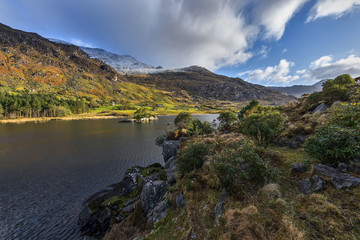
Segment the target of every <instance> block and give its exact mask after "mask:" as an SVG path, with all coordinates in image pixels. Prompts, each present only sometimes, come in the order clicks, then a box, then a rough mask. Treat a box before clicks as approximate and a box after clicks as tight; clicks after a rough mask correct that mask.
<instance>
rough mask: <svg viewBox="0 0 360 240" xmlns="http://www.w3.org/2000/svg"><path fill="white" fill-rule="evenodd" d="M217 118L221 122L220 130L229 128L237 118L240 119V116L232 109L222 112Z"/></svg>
mask: <svg viewBox="0 0 360 240" xmlns="http://www.w3.org/2000/svg"><path fill="white" fill-rule="evenodd" d="M217 119H218V120H219V122H220V124H219V129H220V130H229V128H230V126H231V125H233V124H234V123H235V122H236V120H238V117H237V115H236V114H235V113H234V112H232V111H224V112H221V113H220V115H219V117H218V118H217Z"/></svg>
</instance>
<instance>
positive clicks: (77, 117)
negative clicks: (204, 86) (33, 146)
mask: <svg viewBox="0 0 360 240" xmlns="http://www.w3.org/2000/svg"><path fill="white" fill-rule="evenodd" d="M191 114H193V115H207V114H216V113H213V112H208V113H207V112H191ZM176 115H177V114H175V113H172V112H169V114H159V115H156V116H157V117H162V116H176ZM101 119H128V117H126V116H121V115H119V116H106V115H96V114H87V115H81V114H80V115H70V116H66V117H37V118H15V119H1V120H0V124H23V123H44V122H49V121H73V120H101Z"/></svg>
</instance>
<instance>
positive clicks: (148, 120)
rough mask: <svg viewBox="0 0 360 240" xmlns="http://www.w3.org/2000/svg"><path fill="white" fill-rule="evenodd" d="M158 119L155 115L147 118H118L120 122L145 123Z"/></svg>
mask: <svg viewBox="0 0 360 240" xmlns="http://www.w3.org/2000/svg"><path fill="white" fill-rule="evenodd" d="M156 120H159V118H157V117H149V118H140V119H129V118H125V119H121V120H119V122H120V123H135V122H136V123H145V122H152V121H156Z"/></svg>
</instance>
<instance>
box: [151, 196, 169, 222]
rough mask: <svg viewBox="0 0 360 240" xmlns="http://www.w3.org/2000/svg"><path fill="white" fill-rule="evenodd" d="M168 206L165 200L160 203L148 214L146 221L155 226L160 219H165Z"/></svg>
mask: <svg viewBox="0 0 360 240" xmlns="http://www.w3.org/2000/svg"><path fill="white" fill-rule="evenodd" d="M167 211H168V205H167V203H166V201H165V200H163V201H161V202H160V203H159V204H157V205H156V207H155V208H154V209H153V210H152V211H151V212H150V213H149V214H148V216H147V217H148V221H152V222H153V223H154V224H156V223H157V222H158V221H159V220H160V219H162V218H164V217H166V214H167Z"/></svg>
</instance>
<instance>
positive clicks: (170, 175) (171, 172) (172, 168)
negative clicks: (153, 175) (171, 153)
mask: <svg viewBox="0 0 360 240" xmlns="http://www.w3.org/2000/svg"><path fill="white" fill-rule="evenodd" d="M165 171H166V174H167V181H168V183H169V184H170V185H173V184H175V182H176V180H175V175H176V173H177V164H176V159H175V157H171V158H170V159H169V160H168V161H167V162H166V163H165Z"/></svg>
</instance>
